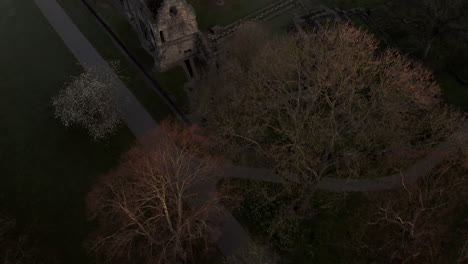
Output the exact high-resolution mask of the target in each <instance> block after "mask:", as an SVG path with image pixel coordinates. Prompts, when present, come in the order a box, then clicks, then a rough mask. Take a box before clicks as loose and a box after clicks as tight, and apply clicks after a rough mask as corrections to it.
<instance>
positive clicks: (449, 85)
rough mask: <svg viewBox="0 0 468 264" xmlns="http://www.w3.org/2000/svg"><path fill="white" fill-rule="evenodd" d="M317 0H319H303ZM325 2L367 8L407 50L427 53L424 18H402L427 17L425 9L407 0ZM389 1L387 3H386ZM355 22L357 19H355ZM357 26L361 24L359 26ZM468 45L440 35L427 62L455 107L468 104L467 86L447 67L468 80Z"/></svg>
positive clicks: (324, 1) (416, 53)
mask: <svg viewBox="0 0 468 264" xmlns="http://www.w3.org/2000/svg"><path fill="white" fill-rule="evenodd" d="M304 1H312V2H314V1H317V0H304ZM321 2H322V3H323V4H324V5H327V6H338V7H339V8H342V9H349V8H353V7H365V8H369V9H370V10H371V14H370V19H371V20H372V21H374V22H375V23H376V24H377V26H379V27H380V28H381V29H382V30H383V31H384V32H385V33H386V34H387V35H388V36H390V38H391V39H392V40H393V41H394V42H395V43H396V44H397V46H398V47H399V49H401V50H402V51H403V52H404V53H408V54H412V55H414V56H418V57H420V56H421V55H422V54H423V52H424V45H423V41H424V39H423V38H424V32H421V28H422V25H423V24H424V23H425V22H424V21H413V22H411V23H409V24H405V23H404V22H403V19H406V20H407V21H412V20H413V19H414V18H415V17H417V18H419V17H424V16H423V14H422V13H421V12H424V9H423V8H422V7H421V8H420V9H418V6H406V7H405V6H403V5H404V2H396V3H393V4H392V5H390V4H388V2H387V1H384V0H321ZM386 2H387V5H386V4H385V3H386ZM353 22H356V21H353ZM358 26H362V25H359V24H358ZM467 61H468V45H467V44H466V43H464V42H463V41H462V40H460V39H459V38H458V37H455V36H454V34H453V33H443V34H440V35H439V37H438V39H437V41H435V42H434V44H433V47H432V49H431V51H430V53H429V56H428V58H427V60H426V61H425V64H426V65H427V66H428V67H430V68H431V69H432V70H433V71H434V72H435V75H436V79H437V81H438V82H439V85H440V86H441V89H442V91H443V92H444V94H445V96H446V98H447V100H448V102H449V103H450V104H452V105H455V106H462V107H467V106H468V87H466V85H463V84H462V83H460V82H458V81H457V80H456V78H455V77H454V76H453V75H450V74H448V73H447V72H448V70H449V69H450V70H452V71H454V72H456V73H457V74H458V75H459V76H460V77H461V78H462V79H465V80H467V79H468V70H467V69H468V63H467Z"/></svg>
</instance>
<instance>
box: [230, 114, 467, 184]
mask: <svg viewBox="0 0 468 264" xmlns="http://www.w3.org/2000/svg"><path fill="white" fill-rule="evenodd" d="M467 139H468V120H467V121H465V122H464V123H463V125H462V127H461V128H460V129H459V130H457V131H456V132H455V133H454V134H452V135H451V136H450V137H449V139H448V140H447V141H446V142H443V143H440V144H439V145H437V146H436V147H435V148H434V150H433V151H431V152H430V153H429V154H427V155H426V156H425V157H424V158H423V159H421V160H419V161H418V162H416V163H415V164H414V165H413V166H411V167H410V168H408V169H406V170H405V171H403V172H402V173H401V174H400V173H397V174H393V175H390V176H384V177H376V178H373V179H350V180H348V179H339V178H330V177H324V178H322V180H321V181H320V182H319V183H318V185H317V188H318V189H322V190H329V191H354V192H356V191H382V190H389V189H395V188H400V187H402V180H404V182H405V184H413V183H415V182H416V181H417V180H418V179H420V178H422V177H424V176H426V175H428V174H429V172H430V171H431V170H432V169H434V168H435V167H436V166H438V165H440V164H441V163H442V162H443V161H444V160H445V159H446V158H447V157H448V156H449V155H450V154H451V153H453V151H454V150H455V149H456V147H457V146H458V145H459V144H461V143H463V142H465V141H466V140H467ZM225 172H226V173H225V175H223V178H241V179H250V180H256V181H267V182H275V183H282V182H284V181H283V178H282V177H281V175H278V174H275V173H274V172H273V171H272V170H270V169H261V168H250V167H244V166H232V167H230V168H226V169H225ZM402 177H403V178H402Z"/></svg>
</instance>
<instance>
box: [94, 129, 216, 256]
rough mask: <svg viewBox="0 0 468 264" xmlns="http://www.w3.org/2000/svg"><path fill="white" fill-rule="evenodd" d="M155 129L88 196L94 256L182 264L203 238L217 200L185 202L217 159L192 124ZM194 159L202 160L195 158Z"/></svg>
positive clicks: (192, 197) (211, 171)
mask: <svg viewBox="0 0 468 264" xmlns="http://www.w3.org/2000/svg"><path fill="white" fill-rule="evenodd" d="M161 131H164V133H166V134H167V136H168V140H164V138H165V137H166V136H164V135H163V134H162V133H161ZM161 131H159V132H157V133H155V134H152V135H150V136H149V138H148V141H147V143H148V145H147V146H142V145H137V146H135V147H134V148H133V149H131V150H130V151H129V152H128V153H127V154H125V155H124V156H123V158H122V162H121V164H120V165H119V166H118V167H117V168H116V169H114V170H112V171H111V172H109V173H108V174H107V175H104V176H103V177H102V178H101V181H100V182H99V183H98V184H97V185H96V186H95V188H94V189H93V190H92V191H91V193H90V194H89V197H88V211H89V217H90V219H94V220H96V221H97V222H98V225H99V229H98V230H97V231H96V232H95V235H94V236H93V238H92V239H91V249H92V250H93V251H94V252H96V253H97V255H98V256H99V258H100V259H103V260H107V261H109V262H112V263H119V261H122V262H123V263H128V262H129V261H131V262H133V263H186V262H191V261H192V259H191V257H192V256H193V246H194V244H199V242H200V243H201V242H203V241H205V240H206V234H207V232H208V231H209V230H210V226H209V224H208V222H207V221H208V220H207V219H208V216H209V214H212V213H216V211H217V207H216V206H215V203H214V201H215V200H216V199H217V198H216V197H213V198H209V199H207V200H205V202H203V203H201V204H200V205H199V206H198V207H197V209H193V207H189V206H188V204H187V201H193V200H196V199H198V197H199V195H202V194H201V192H203V190H198V189H197V187H199V186H200V185H202V183H203V182H204V181H208V180H210V177H213V176H214V173H216V172H217V171H216V169H215V164H216V163H217V162H218V159H217V158H215V157H212V156H210V155H209V154H208V153H207V149H206V147H207V144H209V143H208V141H207V140H206V139H205V138H204V137H203V136H200V135H199V133H197V131H198V129H197V127H191V128H183V127H182V126H179V125H176V124H175V123H172V122H165V123H163V124H162V126H161ZM198 158H200V159H203V160H204V161H205V162H203V163H201V162H196V161H195V160H197V159H198ZM205 242H206V241H205ZM202 244H203V243H202Z"/></svg>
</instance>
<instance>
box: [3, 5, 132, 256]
mask: <svg viewBox="0 0 468 264" xmlns="http://www.w3.org/2000/svg"><path fill="white" fill-rule="evenodd" d="M0 10H1V14H2V16H0V30H1V32H2V41H0V50H1V60H0V72H1V74H0V85H1V87H2V89H0V131H1V135H2V136H1V137H0V168H1V174H0V175H1V177H0V179H1V180H0V205H1V208H2V209H6V210H8V211H10V212H11V213H12V214H13V215H14V216H16V218H17V221H18V225H19V227H20V228H22V227H27V226H30V225H34V229H35V235H34V238H35V239H36V240H37V241H38V244H40V245H41V246H42V247H43V248H42V249H41V251H43V252H44V251H47V250H50V251H52V252H54V253H57V254H59V255H60V256H61V258H62V259H61V263H80V264H81V263H87V259H86V257H84V254H83V252H82V250H81V243H82V241H83V238H84V237H85V235H86V229H87V225H86V222H85V215H84V209H85V208H84V206H85V205H84V199H85V195H86V193H87V192H88V190H89V188H90V185H91V184H92V182H93V180H94V179H95V178H96V176H97V175H99V174H101V173H104V172H106V171H107V170H108V169H109V168H111V167H113V166H114V165H115V164H116V162H117V160H118V157H119V155H120V154H121V153H122V152H123V151H125V150H126V149H127V148H128V147H129V146H130V144H131V142H132V141H133V136H132V135H131V133H130V132H129V130H128V129H127V128H126V127H122V128H121V129H120V130H119V131H118V133H117V134H116V135H115V136H113V137H112V138H110V139H109V140H108V141H107V142H103V143H93V142H92V141H91V138H90V137H89V136H88V135H86V133H85V132H84V131H82V130H80V129H76V128H70V129H66V128H64V127H63V126H62V125H61V124H60V123H59V122H58V121H57V120H56V119H55V118H54V113H53V108H52V107H51V103H50V100H51V97H52V96H53V95H55V94H57V93H58V91H59V90H60V89H62V88H63V83H64V82H65V81H67V80H68V78H69V76H71V75H75V74H79V73H80V72H81V71H82V68H81V66H79V65H78V64H77V62H76V60H75V58H74V57H73V55H72V54H71V53H70V52H69V50H68V49H67V47H66V46H65V44H64V43H63V42H62V41H61V39H60V38H59V36H58V35H56V33H55V31H54V30H53V28H52V27H51V26H50V25H49V24H48V22H47V20H46V19H45V18H44V17H43V16H42V14H41V13H40V10H39V9H38V7H37V6H36V5H35V4H34V2H33V1H32V0H23V1H17V0H2V1H1V2H0Z"/></svg>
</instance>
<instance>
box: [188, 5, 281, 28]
mask: <svg viewBox="0 0 468 264" xmlns="http://www.w3.org/2000/svg"><path fill="white" fill-rule="evenodd" d="M276 1H277V0H224V2H225V3H224V6H217V5H216V0H188V2H189V3H190V4H191V5H192V6H193V7H194V8H195V11H196V13H197V21H198V27H199V28H200V30H202V31H205V30H207V29H208V28H209V27H212V26H214V25H221V26H224V25H228V24H230V23H232V22H234V21H236V20H238V19H240V18H243V17H245V16H247V15H249V14H250V13H253V12H255V11H257V10H258V9H261V8H263V7H265V6H267V5H268V4H271V3H274V2H276Z"/></svg>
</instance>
